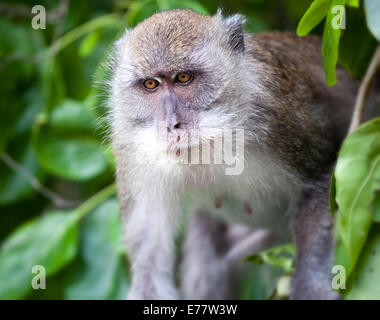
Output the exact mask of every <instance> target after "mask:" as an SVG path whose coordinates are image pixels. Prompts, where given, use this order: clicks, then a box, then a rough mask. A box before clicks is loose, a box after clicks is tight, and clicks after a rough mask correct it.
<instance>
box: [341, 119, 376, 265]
mask: <svg viewBox="0 0 380 320" xmlns="http://www.w3.org/2000/svg"><path fill="white" fill-rule="evenodd" d="M379 163H380V118H376V119H374V120H372V121H370V122H368V123H366V124H364V125H362V126H361V127H360V128H359V129H357V130H356V131H354V132H353V133H351V134H350V135H349V136H348V137H347V138H346V140H345V141H344V143H343V145H342V148H341V150H340V152H339V156H338V161H337V165H336V168H335V178H336V202H337V203H338V206H339V212H340V220H339V236H340V238H341V239H342V242H343V245H344V247H345V249H346V252H347V255H348V257H349V258H350V261H351V264H352V266H353V267H354V266H355V263H356V261H357V259H358V257H359V254H360V251H361V249H362V247H363V245H364V243H365V241H366V237H367V234H368V231H369V229H370V227H371V223H372V219H373V213H372V212H371V206H372V203H373V201H374V193H375V189H376V187H377V188H378V186H379V181H380V166H379Z"/></svg>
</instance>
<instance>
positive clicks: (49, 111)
mask: <svg viewBox="0 0 380 320" xmlns="http://www.w3.org/2000/svg"><path fill="white" fill-rule="evenodd" d="M311 2H312V1H302V0H301V1H300V0H266V1H264V0H261V1H260V0H211V1H197V0H114V1H111V0H109V1H107V0H96V1H95V0H93V1H91V0H81V1H69V0H52V1H51V0H49V1H47V0H46V1H43V0H39V1H38V4H39V5H42V6H43V7H44V8H45V9H46V28H45V29H37V30H35V29H34V28H32V19H33V17H34V16H35V15H36V13H32V12H31V10H32V7H33V6H34V5H36V4H37V3H36V1H28V0H24V1H18V0H17V1H10V0H9V1H0V243H1V248H0V299H123V298H124V297H125V296H126V292H127V290H128V281H129V275H128V265H127V264H128V263H127V259H126V256H125V250H124V246H123V243H122V236H121V225H120V222H119V209H118V202H117V199H116V195H115V186H114V174H115V173H114V164H113V159H112V150H111V149H110V147H109V141H108V137H107V129H108V128H107V124H106V122H104V121H103V120H102V119H103V117H104V115H105V113H106V110H107V106H106V99H107V92H106V91H105V90H104V86H103V85H102V83H104V82H105V81H106V80H107V76H108V75H107V72H106V69H105V68H104V64H105V62H106V61H107V54H108V53H109V52H110V50H111V47H112V43H113V42H114V41H115V40H116V39H117V38H118V37H119V36H120V35H121V34H122V32H123V30H124V28H125V27H127V26H128V27H133V26H135V25H136V24H137V23H138V22H140V21H142V20H143V19H145V18H146V17H148V16H150V15H151V14H153V13H154V12H156V11H158V10H164V9H168V8H191V9H193V10H195V11H198V12H200V13H203V14H214V13H215V12H216V10H217V8H218V7H221V8H223V9H224V11H225V14H231V13H236V12H239V13H243V14H244V15H246V16H247V18H248V23H247V25H246V30H247V31H250V32H264V31H269V30H293V31H295V30H296V28H297V24H298V22H299V21H300V19H301V17H302V16H303V14H304V13H305V11H306V10H307V8H308V7H309V6H310V4H311ZM365 19H366V18H365V14H364V10H363V8H362V7H360V8H347V25H348V28H347V30H345V31H344V33H343V36H342V39H341V44H340V46H341V50H340V56H339V61H340V62H341V63H342V64H343V65H344V66H345V67H346V68H347V69H348V70H349V71H350V72H351V73H353V74H354V75H355V76H356V77H358V78H360V77H361V76H362V75H363V73H364V72H365V70H366V68H367V65H368V63H369V61H370V57H371V55H372V54H373V51H374V50H375V47H376V44H377V41H376V40H375V38H374V37H373V36H372V35H371V33H370V32H369V31H368V28H367V24H366V21H365ZM322 32H323V24H320V25H318V26H317V27H316V28H315V29H313V31H312V33H315V34H319V35H321V34H322ZM184 210H186V204H184ZM292 252H293V249H292V247H291V246H290V247H289V246H288V247H285V248H282V250H280V252H270V253H268V254H263V255H260V256H256V257H251V258H250V259H249V261H247V262H242V265H241V268H242V269H247V270H246V271H245V272H244V277H243V279H242V280H241V281H240V284H239V298H241V299H268V298H281V297H286V295H287V287H288V280H289V278H288V277H287V276H286V275H288V274H289V273H290V272H291V271H292ZM36 265H42V266H43V267H44V270H42V271H41V270H40V269H37V270H34V271H33V270H32V268H33V266H36ZM41 272H42V273H41ZM377 272H378V271H377ZM43 273H45V275H46V278H47V279H46V283H45V287H46V289H45V290H41V289H40V290H33V288H32V286H31V282H32V280H33V278H34V277H35V276H37V278H38V276H41V277H42V276H43V275H44V274H43ZM279 279H280V282H279ZM37 282H38V283H39V285H40V286H43V283H42V282H41V281H40V280H38V281H37Z"/></svg>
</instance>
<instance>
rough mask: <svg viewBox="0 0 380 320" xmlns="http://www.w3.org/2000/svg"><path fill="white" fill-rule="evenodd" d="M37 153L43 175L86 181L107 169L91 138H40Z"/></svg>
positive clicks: (105, 159)
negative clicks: (48, 174)
mask: <svg viewBox="0 0 380 320" xmlns="http://www.w3.org/2000/svg"><path fill="white" fill-rule="evenodd" d="M37 152H38V158H39V160H40V164H41V165H42V166H43V167H44V169H45V170H46V171H48V172H50V173H52V174H54V175H57V176H59V177H62V178H64V179H68V180H75V181H86V180H89V179H91V178H93V177H95V176H97V175H99V174H100V173H102V172H103V171H104V170H105V169H107V167H108V159H107V156H106V154H105V153H104V152H103V151H102V149H100V146H99V143H98V142H97V141H96V140H94V139H91V138H81V137H78V138H65V137H61V136H57V135H54V134H51V133H50V134H49V135H42V137H40V138H39V142H38V146H37Z"/></svg>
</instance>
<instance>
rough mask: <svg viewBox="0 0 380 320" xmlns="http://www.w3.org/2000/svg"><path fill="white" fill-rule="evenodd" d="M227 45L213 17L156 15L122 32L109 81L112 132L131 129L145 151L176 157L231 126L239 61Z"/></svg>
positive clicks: (239, 91)
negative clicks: (111, 105) (171, 152)
mask: <svg viewBox="0 0 380 320" xmlns="http://www.w3.org/2000/svg"><path fill="white" fill-rule="evenodd" d="M227 31H228V30H227ZM229 41H230V37H229V36H228V34H226V30H223V25H222V21H221V18H220V17H219V16H217V17H206V16H202V15H199V14H196V13H194V12H192V11H168V12H164V13H159V14H156V15H154V16H152V17H151V18H149V19H147V20H145V21H144V22H143V23H141V24H140V25H138V26H137V27H136V28H135V29H134V30H132V31H131V32H130V33H128V34H126V35H125V36H124V38H123V39H122V40H120V42H119V48H118V52H117V65H116V68H115V71H114V79H113V98H114V101H116V102H115V103H114V107H113V109H114V110H113V114H114V120H116V121H117V122H118V123H119V125H118V128H117V130H119V131H120V129H121V128H120V126H121V127H123V128H124V131H125V133H126V134H125V136H126V137H128V136H130V135H131V130H133V138H134V139H136V138H137V139H136V140H137V141H136V140H135V143H136V144H137V147H138V148H145V149H146V151H147V152H152V151H153V152H156V151H157V150H158V151H159V152H160V151H163V152H167V151H174V152H175V153H178V151H179V150H183V149H187V150H189V149H190V148H193V147H198V146H199V144H200V143H201V142H202V141H205V140H212V139H214V138H215V135H218V131H219V130H222V129H224V128H226V127H227V128H232V129H233V128H236V127H238V126H239V124H240V122H239V121H240V120H241V119H239V110H238V109H236V105H237V101H239V96H241V95H242V93H243V91H244V89H243V87H242V86H241V69H242V61H243V59H242V53H241V52H236V50H233V49H232V48H231V44H230V42H229ZM128 131H129V132H128ZM127 132H128V133H127ZM220 132H221V131H220Z"/></svg>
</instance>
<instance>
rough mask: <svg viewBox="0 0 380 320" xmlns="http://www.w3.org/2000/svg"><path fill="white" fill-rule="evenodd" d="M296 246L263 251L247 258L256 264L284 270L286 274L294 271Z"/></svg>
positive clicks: (290, 245) (289, 245)
mask: <svg viewBox="0 0 380 320" xmlns="http://www.w3.org/2000/svg"><path fill="white" fill-rule="evenodd" d="M293 256H294V246H293V245H292V244H288V245H284V246H280V247H277V248H273V249H269V250H266V251H263V252H261V253H259V254H254V255H251V256H249V257H247V258H246V261H250V262H253V263H256V264H262V263H266V264H269V265H272V266H275V267H278V268H281V269H283V270H284V271H285V272H291V271H292V270H293Z"/></svg>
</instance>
